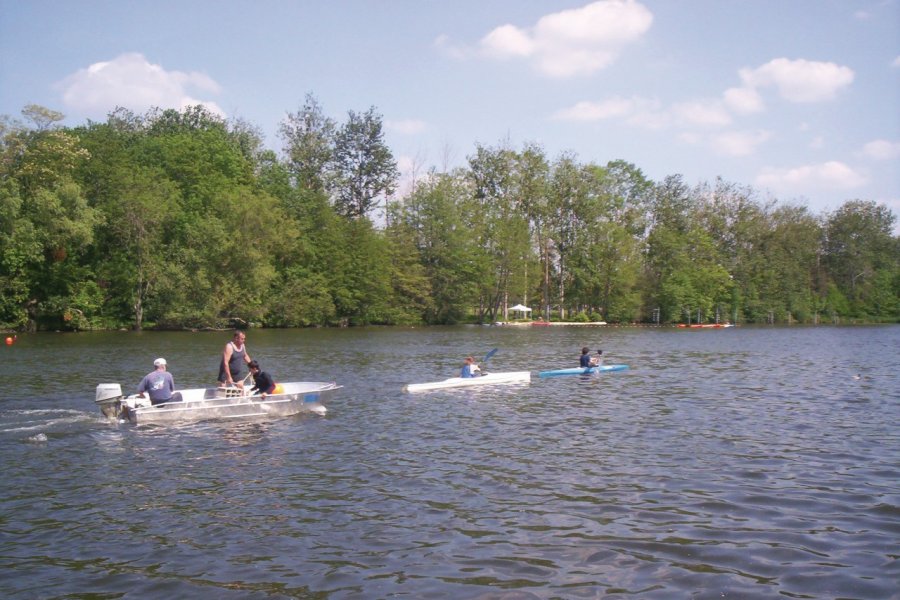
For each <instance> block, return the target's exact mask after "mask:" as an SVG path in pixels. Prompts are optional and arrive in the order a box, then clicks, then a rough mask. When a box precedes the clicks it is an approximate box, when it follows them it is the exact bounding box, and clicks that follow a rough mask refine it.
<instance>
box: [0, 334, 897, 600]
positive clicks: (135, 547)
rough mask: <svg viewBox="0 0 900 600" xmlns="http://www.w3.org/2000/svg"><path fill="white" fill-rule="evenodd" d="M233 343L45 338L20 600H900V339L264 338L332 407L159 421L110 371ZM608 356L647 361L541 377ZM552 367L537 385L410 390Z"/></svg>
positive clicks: (11, 509)
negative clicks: (239, 419) (324, 384)
mask: <svg viewBox="0 0 900 600" xmlns="http://www.w3.org/2000/svg"><path fill="white" fill-rule="evenodd" d="M228 337H229V336H228V334H227V333H187V332H185V333H154V332H147V333H143V334H135V333H121V332H117V333H83V334H39V335H30V336H19V339H18V341H17V342H16V343H15V344H14V345H13V346H7V347H4V349H3V350H2V352H3V353H4V358H5V360H4V371H5V373H4V377H3V385H2V387H0V389H2V392H0V469H2V473H3V486H2V488H0V596H2V597H6V598H41V599H46V598H76V597H77V598H98V599H100V598H104V599H105V598H141V599H145V598H166V599H169V598H241V599H244V598H323V599H324V598H329V599H330V598H335V599H336V598H387V597H400V598H404V597H405V598H509V599H521V598H629V597H640V598H686V597H694V598H721V597H726V598H773V597H786V598H891V597H897V589H898V588H897V584H898V581H900V561H898V556H900V550H898V549H900V433H898V427H897V423H898V421H900V419H898V417H900V376H898V369H897V366H898V364H897V355H898V352H897V351H898V348H900V327H897V326H887V327H852V328H850V327H846V328H838V327H819V328H799V327H795V328H744V327H738V328H732V329H725V330H700V331H696V330H694V331H685V330H678V329H673V328H582V327H579V328H574V327H573V328H568V327H554V328H533V329H520V328H503V327H456V328H416V329H377V328H371V329H369V328H366V329H346V330H289V331H268V330H266V331H258V330H251V331H250V333H249V335H248V348H249V350H250V352H251V354H252V356H253V357H254V358H257V359H258V360H260V361H261V362H262V363H263V368H264V369H267V370H269V371H271V372H272V373H273V374H274V375H275V377H276V380H281V381H287V380H324V381H332V380H334V381H337V382H339V383H341V384H343V385H344V386H345V387H344V389H343V390H341V392H340V393H339V394H338V396H337V398H336V400H335V401H334V402H333V403H332V404H331V405H330V410H329V413H328V415H327V416H326V417H324V418H323V417H318V416H314V415H306V416H299V417H296V418H291V419H284V420H278V421H256V422H246V423H221V422H207V423H200V424H195V425H189V426H181V427H153V426H147V427H132V426H129V425H122V424H113V423H109V422H108V421H106V420H104V419H102V418H101V417H100V415H99V411H97V410H96V408H95V407H94V405H93V397H94V388H95V387H96V385H97V383H100V382H120V383H122V385H123V388H125V389H126V390H127V389H130V388H132V387H134V386H136V385H137V383H138V382H139V381H140V378H141V377H142V376H143V375H144V374H145V373H146V372H148V371H149V370H151V369H152V363H153V359H154V358H156V357H157V356H164V357H165V358H166V359H167V360H168V362H169V366H170V370H171V371H172V372H173V374H174V376H175V380H176V383H177V384H178V385H180V386H197V385H209V384H211V383H212V382H213V381H214V380H215V377H216V375H217V367H218V363H217V360H218V355H219V353H220V351H221V349H222V346H223V345H224V343H225V342H226V341H227V340H228ZM583 345H588V346H590V347H591V348H603V350H604V355H605V356H606V361H607V363H626V364H629V365H630V366H631V368H630V370H628V371H625V372H616V373H606V374H602V375H599V376H591V377H580V376H572V377H559V378H553V379H546V380H541V379H538V378H537V377H536V374H537V371H539V370H544V369H551V368H560V367H568V366H575V365H577V360H578V355H579V350H580V348H581V346H583ZM494 347H497V348H499V349H500V350H499V352H498V353H497V354H496V355H495V356H494V357H493V358H492V359H491V360H490V362H489V364H488V370H495V371H519V370H531V371H532V372H533V373H534V375H535V377H534V379H533V380H532V383H531V384H530V385H527V386H523V385H513V386H500V387H495V388H493V389H486V388H482V389H457V390H445V391H434V392H429V393H423V394H414V395H412V394H404V393H403V392H402V391H401V388H402V386H403V384H405V383H412V382H423V381H433V380H437V379H443V378H445V377H449V376H453V375H455V374H456V373H457V372H458V369H459V367H460V366H461V364H462V359H463V358H464V357H465V356H466V355H467V354H473V355H475V356H482V357H483V356H484V355H485V353H487V351H488V350H490V349H491V348H494Z"/></svg>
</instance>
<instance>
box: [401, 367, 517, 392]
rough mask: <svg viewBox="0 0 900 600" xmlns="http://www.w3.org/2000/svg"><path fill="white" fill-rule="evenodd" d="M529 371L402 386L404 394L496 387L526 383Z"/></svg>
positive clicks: (452, 378)
mask: <svg viewBox="0 0 900 600" xmlns="http://www.w3.org/2000/svg"><path fill="white" fill-rule="evenodd" d="M530 381H531V371H510V372H508V373H488V374H487V375H482V376H481V377H451V378H450V379H445V380H443V381H432V382H430V383H410V384H408V385H405V386H403V391H404V392H427V391H429V390H443V389H447V388H458V387H470V386H475V385H497V384H502V383H528V382H530Z"/></svg>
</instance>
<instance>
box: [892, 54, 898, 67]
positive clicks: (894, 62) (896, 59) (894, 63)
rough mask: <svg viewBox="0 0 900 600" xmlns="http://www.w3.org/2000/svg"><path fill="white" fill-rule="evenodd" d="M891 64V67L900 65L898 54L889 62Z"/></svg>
mask: <svg viewBox="0 0 900 600" xmlns="http://www.w3.org/2000/svg"><path fill="white" fill-rule="evenodd" d="M891 66H892V67H900V56H898V57H897V58H895V59H894V61H893V62H892V63H891Z"/></svg>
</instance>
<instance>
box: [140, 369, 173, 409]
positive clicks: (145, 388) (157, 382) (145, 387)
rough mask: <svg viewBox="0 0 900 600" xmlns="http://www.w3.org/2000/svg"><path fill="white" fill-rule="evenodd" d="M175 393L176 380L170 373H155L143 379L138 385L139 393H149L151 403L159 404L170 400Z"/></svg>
mask: <svg viewBox="0 0 900 600" xmlns="http://www.w3.org/2000/svg"><path fill="white" fill-rule="evenodd" d="M174 391H175V380H174V379H173V378H172V374H171V373H169V372H168V371H153V372H152V373H148V374H147V375H145V376H144V378H143V379H141V383H140V385H138V393H139V394H143V393H145V392H146V393H147V395H148V396H150V400H151V402H153V403H154V404H155V403H158V402H161V401H164V400H169V399H170V398H171V397H172V393H173V392H174Z"/></svg>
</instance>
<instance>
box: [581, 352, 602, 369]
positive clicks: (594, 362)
mask: <svg viewBox="0 0 900 600" xmlns="http://www.w3.org/2000/svg"><path fill="white" fill-rule="evenodd" d="M579 364H580V365H581V367H582V368H584V369H589V368H591V367H596V366H598V365H602V364H603V350H597V356H594V357H591V349H590V348H588V347H587V346H585V347H584V348H582V349H581V359H580V360H579Z"/></svg>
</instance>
